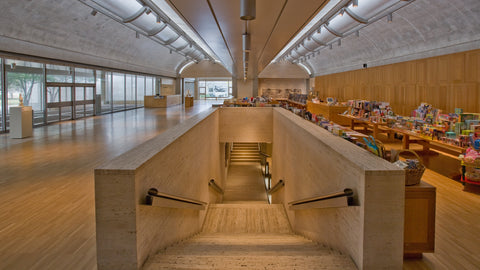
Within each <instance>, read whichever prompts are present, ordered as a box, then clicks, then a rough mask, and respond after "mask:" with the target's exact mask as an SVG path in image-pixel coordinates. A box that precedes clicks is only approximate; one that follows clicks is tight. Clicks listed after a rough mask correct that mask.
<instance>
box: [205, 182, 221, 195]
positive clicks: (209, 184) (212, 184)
mask: <svg viewBox="0 0 480 270" xmlns="http://www.w3.org/2000/svg"><path fill="white" fill-rule="evenodd" d="M208 186H209V187H211V188H212V189H213V190H215V191H216V192H218V193H220V194H222V195H223V193H224V191H223V189H222V188H221V187H220V186H219V185H217V183H215V180H214V179H210V181H208Z"/></svg>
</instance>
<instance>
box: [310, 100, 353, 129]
mask: <svg viewBox="0 0 480 270" xmlns="http://www.w3.org/2000/svg"><path fill="white" fill-rule="evenodd" d="M347 109H348V106H341V105H327V104H326V103H314V102H311V101H307V111H309V112H311V113H313V114H321V115H323V116H324V117H325V118H327V119H328V120H329V121H332V122H335V123H337V124H339V125H342V126H347V125H349V124H350V121H348V120H345V119H344V118H342V117H340V116H339V114H341V113H343V112H345V111H346V110H347Z"/></svg>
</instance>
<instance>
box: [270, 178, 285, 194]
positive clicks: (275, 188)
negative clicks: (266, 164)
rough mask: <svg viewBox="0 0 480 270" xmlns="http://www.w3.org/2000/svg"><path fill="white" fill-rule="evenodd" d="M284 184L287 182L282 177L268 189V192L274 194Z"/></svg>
mask: <svg viewBox="0 0 480 270" xmlns="http://www.w3.org/2000/svg"><path fill="white" fill-rule="evenodd" d="M284 186H285V182H284V181H283V180H282V179H280V180H278V182H277V183H276V184H275V185H274V186H273V187H272V188H270V189H269V190H268V191H267V194H268V195H272V194H273V193H275V192H277V191H278V190H279V189H281V188H282V187H284Z"/></svg>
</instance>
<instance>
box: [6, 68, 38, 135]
mask: <svg viewBox="0 0 480 270" xmlns="http://www.w3.org/2000/svg"><path fill="white" fill-rule="evenodd" d="M5 72H6V76H7V77H6V80H7V81H6V83H7V89H6V95H7V112H6V113H7V123H6V124H7V126H9V114H10V110H9V108H10V107H12V106H18V105H19V98H20V95H21V96H22V98H23V104H24V105H25V106H32V109H33V124H34V125H40V124H44V110H45V102H44V98H45V92H46V91H45V90H44V82H43V64H40V63H36V62H27V61H19V60H11V59H7V60H6V61H5ZM7 129H9V128H8V127H7Z"/></svg>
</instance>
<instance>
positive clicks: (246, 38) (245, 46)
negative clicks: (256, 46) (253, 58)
mask: <svg viewBox="0 0 480 270" xmlns="http://www.w3.org/2000/svg"><path fill="white" fill-rule="evenodd" d="M242 41H243V51H244V52H249V51H250V34H249V33H243V34H242Z"/></svg>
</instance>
